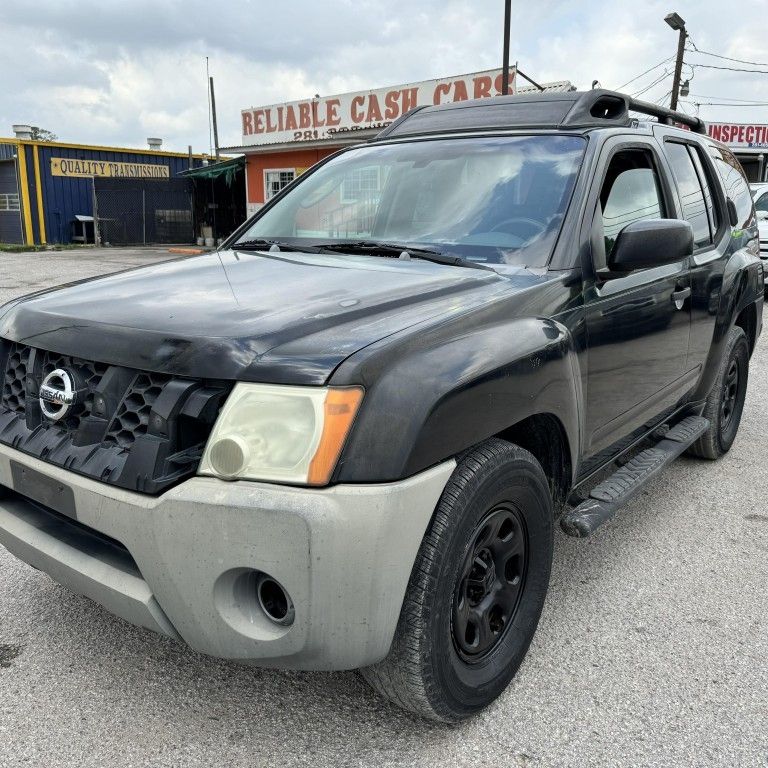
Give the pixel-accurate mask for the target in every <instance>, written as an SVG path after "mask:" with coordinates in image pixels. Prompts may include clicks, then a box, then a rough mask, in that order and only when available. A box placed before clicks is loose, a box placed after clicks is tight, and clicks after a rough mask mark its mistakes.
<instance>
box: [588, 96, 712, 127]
mask: <svg viewBox="0 0 768 768" xmlns="http://www.w3.org/2000/svg"><path fill="white" fill-rule="evenodd" d="M593 93H594V94H598V96H597V98H596V99H595V100H594V102H593V103H592V105H591V108H590V113H591V114H592V116H593V117H596V116H597V115H596V114H595V112H596V111H597V112H599V110H600V108H601V107H602V106H603V104H604V103H605V102H606V101H608V100H612V99H617V98H618V99H622V100H623V101H624V102H625V104H626V107H625V109H626V111H627V112H639V113H640V114H641V115H647V116H649V117H655V118H656V119H657V120H658V121H659V122H660V123H664V124H665V125H684V126H686V127H687V128H690V129H691V130H692V131H693V132H694V133H704V134H705V133H706V132H707V127H706V125H705V124H704V121H703V120H701V119H700V118H698V117H692V116H691V115H686V114H685V112H677V111H675V110H672V109H667V108H666V107H660V106H659V105H658V104H651V103H650V102H648V101H639V100H638V99H633V98H632V97H631V96H626V95H625V94H623V93H618V92H617V91H606V90H603V89H600V90H594V91H585V92H584V94H583V95H584V96H588V95H589V94H593ZM585 101H587V100H586V99H585Z"/></svg>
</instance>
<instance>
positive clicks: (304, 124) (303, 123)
mask: <svg viewBox="0 0 768 768" xmlns="http://www.w3.org/2000/svg"><path fill="white" fill-rule="evenodd" d="M310 125H312V111H311V109H310V106H309V104H308V103H307V102H306V101H303V102H302V103H301V104H299V128H309V126H310Z"/></svg>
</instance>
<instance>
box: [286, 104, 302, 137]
mask: <svg viewBox="0 0 768 768" xmlns="http://www.w3.org/2000/svg"><path fill="white" fill-rule="evenodd" d="M298 127H299V124H298V123H297V122H296V111H295V110H294V108H293V105H292V104H287V105H286V107H285V130H286V131H295V130H297V129H298Z"/></svg>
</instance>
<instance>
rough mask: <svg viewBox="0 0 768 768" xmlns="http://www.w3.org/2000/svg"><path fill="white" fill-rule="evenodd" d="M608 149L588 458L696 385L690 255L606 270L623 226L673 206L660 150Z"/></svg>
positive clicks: (596, 269)
mask: <svg viewBox="0 0 768 768" xmlns="http://www.w3.org/2000/svg"><path fill="white" fill-rule="evenodd" d="M608 151H609V152H610V155H609V159H608V161H607V162H606V164H605V170H604V173H603V175H602V177H601V181H600V186H599V192H598V194H597V195H596V199H595V209H594V219H593V222H592V237H591V246H592V248H591V250H592V265H591V266H592V272H593V276H594V281H593V282H590V281H589V280H586V281H585V289H586V293H585V305H586V323H587V344H588V352H587V365H588V373H587V413H586V415H585V425H586V434H585V442H586V455H587V456H588V457H589V456H594V455H595V454H598V453H600V452H601V451H603V450H605V449H608V448H610V447H611V446H614V447H615V445H616V444H617V443H620V442H622V441H630V440H631V439H632V437H633V436H634V435H635V433H637V432H639V430H640V429H641V428H643V427H645V426H646V425H649V424H650V423H652V422H654V421H657V420H658V419H659V418H660V417H661V416H662V415H663V414H665V413H666V412H669V411H670V410H671V409H672V408H673V407H674V405H676V404H677V402H678V400H679V399H680V398H681V396H682V394H683V393H684V392H685V391H686V389H691V388H692V386H693V385H694V384H695V376H693V377H692V376H691V375H690V374H689V372H688V371H687V370H686V358H687V353H688V340H689V334H690V323H691V316H690V307H691V302H690V276H689V261H688V259H685V260H684V261H681V262H678V263H674V264H669V265H665V266H660V267H654V268H651V269H640V270H636V271H635V272H631V273H629V274H626V275H621V276H616V275H612V274H610V272H608V270H607V269H606V260H607V257H608V255H609V254H610V252H611V249H612V247H613V244H614V243H615V241H616V237H617V236H618V234H619V232H620V231H621V230H622V229H623V228H624V227H626V226H627V225H628V224H630V223H631V222H633V221H638V220H641V219H660V218H667V217H668V216H669V212H670V211H672V210H673V208H672V206H671V200H670V189H669V186H668V183H667V181H666V179H665V178H664V176H663V174H662V172H661V171H660V167H661V166H660V162H659V158H658V155H657V152H656V149H655V147H654V146H653V145H652V144H650V143H648V144H647V145H643V144H635V143H633V144H631V145H618V146H616V147H614V148H613V149H610V148H609V149H608ZM689 379H691V381H688V380H689Z"/></svg>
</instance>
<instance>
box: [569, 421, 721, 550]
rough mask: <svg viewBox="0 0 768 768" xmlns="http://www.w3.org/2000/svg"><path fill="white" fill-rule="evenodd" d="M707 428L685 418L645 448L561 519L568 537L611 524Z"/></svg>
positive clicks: (590, 531)
mask: <svg viewBox="0 0 768 768" xmlns="http://www.w3.org/2000/svg"><path fill="white" fill-rule="evenodd" d="M708 428H709V419H705V418H704V417H703V416H688V417H687V418H685V419H683V420H682V421H680V422H679V423H677V424H676V425H675V426H674V427H672V429H670V430H669V432H667V434H666V435H665V436H664V437H663V439H661V440H659V442H658V443H656V445H654V446H653V447H651V448H646V449H645V450H644V451H641V452H640V453H638V454H637V456H635V457H634V458H632V459H631V460H630V461H628V462H627V463H626V464H625V465H624V466H623V467H622V468H621V469H619V470H618V471H616V472H614V474H612V475H611V476H610V477H609V478H607V479H606V480H603V482H602V483H600V484H599V485H597V486H595V488H593V489H592V492H591V493H590V494H589V498H588V499H587V500H586V501H583V502H582V503H581V504H579V506H578V507H574V508H573V509H570V510H568V511H567V512H566V513H565V514H564V515H563V516H562V517H561V518H560V527H561V528H562V529H563V531H564V532H565V533H567V534H568V535H569V536H575V537H577V538H580V539H585V538H587V536H591V535H592V534H593V533H594V532H595V531H596V530H597V529H598V528H599V527H600V526H601V525H602V524H603V523H605V522H607V521H608V520H610V519H611V518H612V517H613V516H614V515H615V514H616V513H617V512H618V511H619V509H621V507H623V506H624V505H625V504H626V503H627V502H628V501H629V500H630V499H631V498H632V497H633V496H634V495H635V494H636V493H637V492H638V491H640V490H641V489H642V488H643V486H644V485H645V484H646V483H647V482H648V481H649V480H651V479H653V478H654V477H656V475H658V474H659V472H661V471H662V470H663V469H664V468H665V467H666V466H667V465H668V464H671V463H672V462H673V461H674V460H675V459H676V458H677V457H678V456H680V454H681V453H683V452H684V451H685V450H686V449H688V448H689V447H690V446H691V445H693V443H695V442H696V440H698V439H699V438H700V437H701V436H702V435H703V434H704V433H705V432H706V431H707V429H708Z"/></svg>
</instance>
